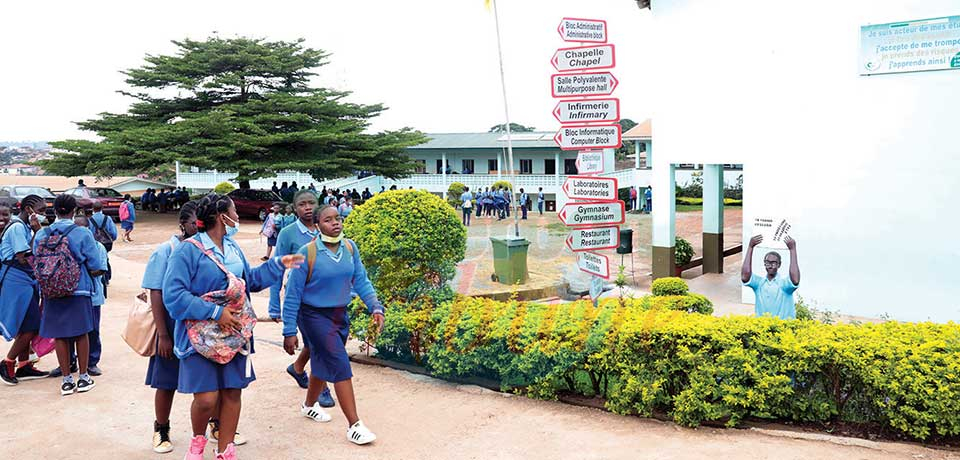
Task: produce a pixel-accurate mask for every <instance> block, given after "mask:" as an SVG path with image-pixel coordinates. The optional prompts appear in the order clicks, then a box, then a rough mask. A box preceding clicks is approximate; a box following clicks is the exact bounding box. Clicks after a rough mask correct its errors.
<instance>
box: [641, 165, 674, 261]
mask: <svg viewBox="0 0 960 460" xmlns="http://www.w3.org/2000/svg"><path fill="white" fill-rule="evenodd" d="M648 152H649V150H648ZM674 169H675V168H674V165H673V164H670V163H663V164H658V165H657V167H656V168H654V170H653V173H652V174H651V178H650V184H651V186H652V187H653V190H652V195H651V196H652V199H653V278H654V279H657V278H664V277H668V276H674V275H675V272H676V269H675V267H676V261H675V259H674V245H675V244H676V235H675V228H674V217H675V215H676V212H677V197H676V179H675V177H674Z"/></svg>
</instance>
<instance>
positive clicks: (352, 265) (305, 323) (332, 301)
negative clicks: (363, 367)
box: [283, 206, 384, 445]
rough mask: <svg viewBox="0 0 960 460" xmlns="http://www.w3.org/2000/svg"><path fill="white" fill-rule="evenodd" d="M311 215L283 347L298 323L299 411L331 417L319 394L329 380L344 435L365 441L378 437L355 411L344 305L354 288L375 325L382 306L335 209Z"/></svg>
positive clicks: (290, 292) (291, 343) (289, 348)
mask: <svg viewBox="0 0 960 460" xmlns="http://www.w3.org/2000/svg"><path fill="white" fill-rule="evenodd" d="M313 216H314V222H315V224H316V226H317V229H318V230H319V231H320V238H318V239H316V240H315V241H312V242H310V243H308V244H307V245H305V246H304V247H302V248H300V250H299V251H298V254H300V255H301V256H303V257H304V258H305V259H306V263H304V264H302V265H300V267H299V268H296V269H292V270H291V271H290V279H289V280H288V281H287V294H286V297H285V299H284V304H283V336H284V339H283V348H284V350H285V351H286V352H287V353H288V354H290V355H292V354H294V353H295V352H296V349H297V346H298V345H299V344H298V340H297V330H298V329H299V330H300V333H301V334H303V336H304V342H306V343H309V345H310V384H309V387H308V389H307V396H306V399H305V400H304V402H303V403H301V404H300V414H301V415H302V416H304V417H307V418H309V419H311V420H314V421H317V422H329V421H330V420H331V417H330V415H329V414H327V412H326V411H324V410H323V408H321V407H320V404H319V403H318V397H319V396H320V393H321V391H322V389H323V388H324V387H325V386H326V382H333V388H334V390H335V391H336V393H337V400H338V401H339V403H340V409H341V410H342V411H343V415H344V416H345V417H346V419H347V420H346V421H347V427H348V428H347V440H349V441H350V442H352V443H354V444H358V445H363V444H369V443H371V442H373V441H374V440H375V439H377V437H376V435H374V434H373V432H371V431H370V430H369V429H367V427H366V426H365V425H364V424H363V422H362V421H360V417H359V416H358V415H357V403H356V400H355V398H354V394H353V383H352V380H351V379H352V377H353V372H352V371H351V369H350V359H349V358H348V356H347V351H346V348H345V345H346V343H347V337H348V335H349V331H350V318H349V316H348V312H347V306H348V305H349V304H350V302H351V301H352V297H353V296H352V292H356V293H357V295H358V296H359V297H360V298H361V299H362V300H363V302H364V303H365V304H366V305H367V309H368V312H369V313H370V314H371V315H373V318H374V322H375V323H376V326H377V328H378V330H379V329H381V328H382V327H383V322H384V316H383V306H382V305H381V304H380V301H379V300H378V299H377V294H376V292H375V291H374V289H373V284H371V283H370V279H369V278H368V277H367V271H366V269H365V268H364V266H363V262H362V261H361V260H360V253H359V251H358V250H357V246H356V243H354V242H353V241H351V240H348V239H345V238H343V224H342V221H343V219H342V218H341V217H340V213H339V212H338V210H337V209H336V208H335V207H332V206H322V207H318V208H317V209H316V210H314V212H313Z"/></svg>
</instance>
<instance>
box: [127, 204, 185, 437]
mask: <svg viewBox="0 0 960 460" xmlns="http://www.w3.org/2000/svg"><path fill="white" fill-rule="evenodd" d="M196 234H197V203H196V202H195V201H190V202H187V203H186V204H184V205H183V206H182V207H181V208H180V234H179V235H175V236H172V237H170V239H169V240H168V241H165V242H163V243H161V244H160V246H157V249H156V250H154V251H153V254H151V255H150V260H149V261H148V262H147V268H146V270H145V271H144V273H143V281H142V282H141V286H140V287H142V288H143V289H146V290H147V292H148V293H149V294H148V295H149V297H150V309H151V310H152V311H153V322H154V324H156V325H157V350H156V353H154V355H153V356H151V357H150V363H149V364H148V365H147V379H146V381H145V382H144V384H145V385H149V386H150V387H151V388H153V389H155V390H157V391H156V394H155V395H154V397H153V412H154V414H155V416H156V418H155V419H154V421H153V451H154V452H156V453H158V454H163V453H167V452H171V451H173V443H172V442H171V441H170V410H171V409H172V408H173V396H174V394H175V393H176V391H177V380H178V379H179V377H180V360H179V359H177V356H176V355H174V354H173V339H172V337H173V336H174V323H173V319H172V318H170V315H168V314H167V309H166V308H165V307H164V305H163V275H164V273H166V271H167V261H168V260H170V255H171V254H173V250H174V249H175V248H176V247H177V246H179V245H180V243H181V242H182V241H183V240H185V239H187V238H190V237H192V236H193V235H196Z"/></svg>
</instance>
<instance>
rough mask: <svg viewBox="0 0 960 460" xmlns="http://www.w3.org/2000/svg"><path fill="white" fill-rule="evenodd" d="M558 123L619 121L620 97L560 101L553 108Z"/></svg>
mask: <svg viewBox="0 0 960 460" xmlns="http://www.w3.org/2000/svg"><path fill="white" fill-rule="evenodd" d="M553 117H554V118H556V119H557V121H559V122H560V123H603V122H606V123H611V122H617V121H620V99H617V98H615V97H613V98H609V99H575V100H572V101H560V102H558V103H557V107H556V108H554V109H553Z"/></svg>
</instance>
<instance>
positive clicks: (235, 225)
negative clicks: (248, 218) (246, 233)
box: [223, 216, 240, 238]
mask: <svg viewBox="0 0 960 460" xmlns="http://www.w3.org/2000/svg"><path fill="white" fill-rule="evenodd" d="M223 217H224V218H226V219H227V220H229V221H230V222H232V223H233V226H232V227H231V226H229V225H226V224H225V225H224V226H225V227H226V231H227V238H233V235H236V234H237V232H239V231H240V222H236V221H234V220H233V219H231V218H229V217H227V216H223Z"/></svg>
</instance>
